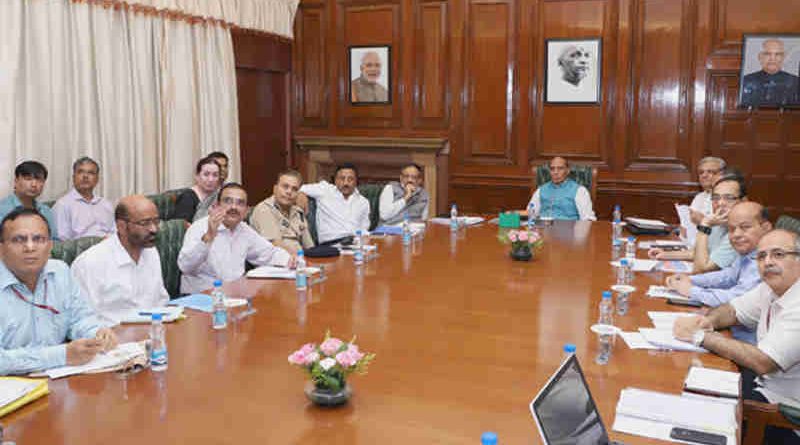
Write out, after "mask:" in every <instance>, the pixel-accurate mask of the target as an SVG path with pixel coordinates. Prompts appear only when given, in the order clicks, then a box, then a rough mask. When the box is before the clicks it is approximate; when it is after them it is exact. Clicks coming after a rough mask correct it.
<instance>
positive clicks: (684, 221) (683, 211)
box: [675, 204, 697, 246]
mask: <svg viewBox="0 0 800 445" xmlns="http://www.w3.org/2000/svg"><path fill="white" fill-rule="evenodd" d="M675 211H676V212H678V219H680V221H681V227H683V228H684V229H686V236H685V238H686V239H685V241H686V244H688V245H689V246H694V240H695V238H697V226H696V225H694V224H692V217H691V212H690V211H689V206H687V205H685V204H675Z"/></svg>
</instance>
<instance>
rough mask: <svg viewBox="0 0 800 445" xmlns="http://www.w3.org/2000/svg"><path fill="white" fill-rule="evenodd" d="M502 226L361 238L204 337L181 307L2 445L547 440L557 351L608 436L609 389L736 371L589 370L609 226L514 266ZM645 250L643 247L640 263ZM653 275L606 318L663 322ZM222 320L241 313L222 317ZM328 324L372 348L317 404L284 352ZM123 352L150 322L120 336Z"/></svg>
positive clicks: (645, 356) (670, 361)
mask: <svg viewBox="0 0 800 445" xmlns="http://www.w3.org/2000/svg"><path fill="white" fill-rule="evenodd" d="M499 230H500V229H498V227H497V226H496V225H492V224H488V223H484V224H482V225H479V226H474V227H468V228H465V229H462V230H460V231H458V232H457V233H451V232H450V230H449V228H448V227H446V226H436V225H432V224H430V223H429V224H428V227H427V230H426V231H425V233H424V237H422V239H417V240H415V241H414V242H413V243H412V245H411V246H406V247H404V246H403V245H402V241H401V239H400V237H385V238H372V239H371V241H370V242H371V243H373V244H376V245H377V246H378V250H377V251H378V252H379V256H378V257H377V258H375V259H373V260H371V261H368V262H367V263H365V264H364V265H362V266H360V267H356V266H355V265H354V264H353V258H352V257H351V256H341V257H337V258H332V259H320V260H312V261H311V263H312V265H317V264H324V265H325V266H326V267H325V269H326V280H325V281H323V282H322V283H319V284H315V285H313V286H311V287H310V289H309V290H308V291H306V292H300V293H299V292H298V291H297V290H296V289H295V287H294V282H293V281H288V280H263V279H241V280H238V281H235V282H231V283H226V285H225V290H226V292H227V294H228V295H229V296H233V297H252V298H253V302H254V306H255V308H256V309H257V310H258V312H257V313H256V314H254V315H252V316H250V317H247V318H244V319H242V320H241V321H237V322H232V323H231V324H229V326H228V328H227V329H226V330H223V331H214V330H212V329H211V321H210V315H209V314H206V313H202V312H195V311H192V310H187V313H188V318H187V319H185V320H181V321H178V322H175V323H171V324H169V325H168V326H167V340H168V345H169V369H168V370H167V371H166V372H162V373H156V372H152V371H151V370H149V369H146V370H143V371H142V372H139V373H137V374H133V375H130V376H127V377H124V376H122V375H120V374H118V373H106V374H96V375H82V376H73V377H68V378H64V379H60V380H51V381H50V390H51V393H50V394H49V396H47V397H45V398H43V399H40V400H38V401H36V402H34V403H32V404H30V405H28V406H26V407H24V408H22V409H20V410H19V411H17V412H15V413H13V414H11V415H9V416H6V417H5V418H3V419H2V423H3V424H4V426H5V427H6V440H9V439H10V440H15V441H16V442H17V444H18V445H29V444H62V443H63V444H125V443H193V444H200V443H202V444H205V443H213V444H228V443H230V444H250V443H260V444H265V443H266V444H399V443H405V444H411V443H414V444H421V443H428V444H430V443H436V444H479V443H480V437H481V433H483V432H484V431H494V432H496V433H497V435H498V437H499V441H498V443H499V444H502V445H505V444H530V443H541V442H542V441H541V438H540V435H539V432H538V430H537V428H536V425H535V422H534V420H533V419H532V417H531V414H530V411H529V403H530V401H531V400H532V398H533V397H534V396H535V395H536V394H537V392H538V391H539V389H540V388H541V387H542V386H543V385H544V384H545V383H546V382H547V380H548V378H549V376H550V375H551V374H552V373H553V372H554V371H555V370H556V369H557V368H558V366H559V364H560V362H561V361H562V360H563V358H564V355H563V352H562V347H563V345H564V344H565V343H574V344H575V345H576V346H577V356H578V359H579V361H580V363H581V366H582V368H583V370H584V373H585V376H586V379H587V381H588V384H589V386H590V388H591V392H592V394H593V396H594V399H595V401H596V403H597V406H598V408H599V411H600V414H601V417H602V419H603V421H604V423H605V424H606V427H607V428H608V430H609V433H610V435H611V437H612V438H613V439H615V440H622V441H624V442H625V443H628V444H638V443H658V442H657V441H655V440H650V439H646V438H643V437H638V436H630V435H625V434H619V433H615V432H613V431H611V425H612V424H613V421H614V411H615V406H616V403H617V401H618V399H619V394H620V390H622V389H624V388H626V387H637V388H643V389H651V390H656V391H663V392H669V393H673V394H679V393H680V392H681V388H682V383H683V380H684V378H685V376H686V373H687V371H688V369H689V367H690V366H691V365H693V364H702V365H703V366H707V367H713V368H718V369H725V370H734V369H735V367H734V366H733V364H732V363H731V362H729V361H727V360H724V359H722V358H720V357H717V356H715V355H713V354H698V353H688V352H666V351H657V352H654V351H648V350H631V349H629V348H628V347H627V346H626V345H625V344H624V342H623V341H622V339H620V338H617V340H616V343H615V346H614V350H613V355H612V357H611V360H610V362H609V363H608V364H607V365H605V366H601V365H597V364H595V362H594V358H595V356H596V354H597V338H596V335H595V334H594V333H592V332H591V331H590V330H589V327H590V326H591V325H592V324H594V323H595V322H596V320H597V316H598V308H597V306H598V302H599V300H600V298H601V294H602V291H603V290H606V289H608V288H609V287H610V285H612V284H613V283H614V280H615V275H614V270H613V268H612V267H611V266H610V264H609V261H610V259H611V248H610V244H611V243H610V239H611V225H610V224H609V223H607V222H577V223H573V222H555V223H554V224H552V225H551V226H548V227H544V228H542V229H541V230H542V232H543V234H544V237H545V245H544V247H543V248H542V249H541V250H540V251H538V252H537V253H536V255H535V258H534V259H533V260H532V261H530V262H517V261H512V260H511V259H510V258H509V247H508V246H507V245H503V244H501V243H500V242H499V240H498V233H499ZM638 254H639V256H642V255H644V251H641V250H640V251H639V253H638ZM663 278H664V274H663V273H657V272H653V273H644V274H642V273H637V274H636V278H635V280H634V283H633V284H634V285H635V286H636V287H637V291H636V292H634V294H633V296H632V298H631V301H630V309H629V312H628V314H627V315H625V316H617V317H616V319H615V324H616V325H617V326H619V327H620V328H622V329H623V330H625V331H631V330H636V329H637V328H638V327H649V326H651V322H650V320H649V318H648V316H647V314H646V312H647V311H648V310H660V311H675V310H688V309H676V307H675V306H669V305H667V304H666V303H665V301H664V300H661V299H651V298H648V297H646V296H645V295H644V293H645V291H646V290H647V287H648V286H649V285H650V284H656V283H660V282H662V281H663ZM231 315H232V316H235V315H236V312H235V311H234V312H232V314H231ZM326 330H330V332H331V334H332V335H334V336H337V337H340V338H343V339H348V340H349V339H350V338H351V337H352V336H356V337H357V339H356V343H357V344H358V345H359V346H360V347H361V350H362V351H367V352H374V353H376V354H377V356H376V358H375V360H374V362H373V363H372V364H371V366H370V368H369V373H368V374H366V375H363V376H359V375H356V376H351V377H350V378H349V379H348V382H349V384H350V385H351V387H352V389H353V395H352V398H351V399H350V401H349V402H348V403H347V404H346V405H344V406H341V407H337V408H322V407H317V406H315V405H312V404H311V403H310V402H309V401H308V400H307V399H306V397H305V394H304V392H303V387H304V384H305V383H306V382H307V380H308V376H307V375H306V374H305V373H304V372H303V371H302V370H301V369H300V368H298V367H296V366H291V365H290V364H289V363H288V361H287V357H288V355H289V354H290V353H291V352H292V351H294V350H296V349H297V348H299V347H300V346H301V345H302V344H304V343H307V342H320V341H321V340H322V338H323V336H324V333H325V331H326ZM117 332H118V333H119V335H120V337H121V338H122V339H123V341H133V340H139V339H143V338H145V337H146V335H147V332H148V330H147V326H135V325H132V326H129V325H125V326H122V327H119V328H117Z"/></svg>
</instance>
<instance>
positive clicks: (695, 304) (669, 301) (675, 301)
mask: <svg viewBox="0 0 800 445" xmlns="http://www.w3.org/2000/svg"><path fill="white" fill-rule="evenodd" d="M667 304H674V305H675V306H691V307H703V303H701V302H699V301H694V300H678V299H675V298H667Z"/></svg>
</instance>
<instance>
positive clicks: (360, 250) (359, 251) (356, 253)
mask: <svg viewBox="0 0 800 445" xmlns="http://www.w3.org/2000/svg"><path fill="white" fill-rule="evenodd" d="M361 236H362V235H361V230H356V237H355V238H353V263H354V264H355V265H357V266H358V265H361V264H364V244H363V240H362V239H361Z"/></svg>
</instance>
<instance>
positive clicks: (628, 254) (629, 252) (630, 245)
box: [625, 236, 636, 260]
mask: <svg viewBox="0 0 800 445" xmlns="http://www.w3.org/2000/svg"><path fill="white" fill-rule="evenodd" d="M625 258H628V259H630V260H634V259H636V238H634V237H632V236H631V237H628V242H627V244H625Z"/></svg>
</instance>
